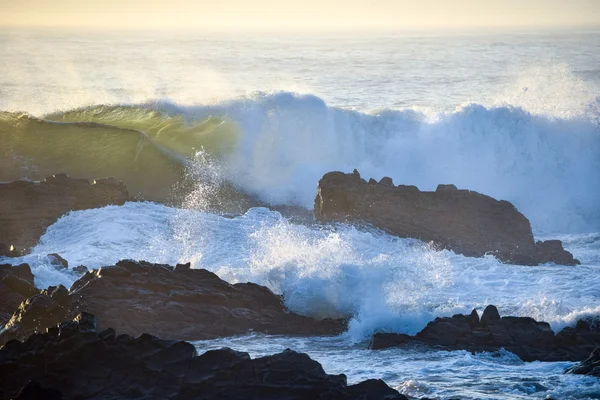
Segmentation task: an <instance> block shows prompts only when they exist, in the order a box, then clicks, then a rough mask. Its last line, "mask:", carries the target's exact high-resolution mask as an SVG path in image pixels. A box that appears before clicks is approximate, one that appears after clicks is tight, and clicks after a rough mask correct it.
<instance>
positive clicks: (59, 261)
mask: <svg viewBox="0 0 600 400" xmlns="http://www.w3.org/2000/svg"><path fill="white" fill-rule="evenodd" d="M48 258H49V259H50V264H52V266H53V267H54V268H55V269H57V270H61V269H69V262H68V261H67V260H65V259H64V258H62V257H61V256H60V255H59V254H57V253H52V254H48Z"/></svg>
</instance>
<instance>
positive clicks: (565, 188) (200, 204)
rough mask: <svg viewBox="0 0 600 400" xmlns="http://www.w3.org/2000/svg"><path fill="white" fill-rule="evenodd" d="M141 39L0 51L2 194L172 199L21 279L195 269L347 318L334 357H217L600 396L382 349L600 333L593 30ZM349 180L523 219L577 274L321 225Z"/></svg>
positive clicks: (586, 385)
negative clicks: (441, 330)
mask: <svg viewBox="0 0 600 400" xmlns="http://www.w3.org/2000/svg"><path fill="white" fill-rule="evenodd" d="M136 35H137V36H136ZM136 35H131V36H127V37H119V36H111V35H106V36H104V35H98V34H87V35H80V36H73V35H66V34H58V33H53V34H48V33H43V34H42V33H31V32H8V33H7V32H2V33H1V34H0V50H2V54H5V55H6V60H5V64H4V67H3V68H4V70H3V72H5V74H3V75H2V76H1V77H0V94H1V96H0V110H1V111H0V140H1V141H2V147H1V148H0V181H9V180H13V179H19V178H22V177H27V178H29V179H32V180H39V179H43V178H44V177H45V176H47V175H48V174H53V173H57V172H67V173H68V174H69V175H72V176H75V177H85V178H98V177H104V176H114V177H116V178H118V179H121V180H123V181H124V182H125V183H126V184H127V186H128V188H129V189H130V191H131V192H132V194H134V195H138V196H140V197H141V198H144V199H145V200H156V201H157V202H153V201H142V202H129V203H126V204H125V205H123V206H109V207H105V208H101V209H94V210H84V211H77V212H71V213H69V214H68V215H65V216H63V217H62V218H61V219H60V220H59V221H58V222H56V223H55V224H54V225H52V226H51V227H50V228H49V229H48V230H47V232H46V233H45V235H44V236H43V237H42V239H41V240H40V243H39V244H38V245H37V246H36V247H35V248H34V249H33V251H32V252H31V254H29V255H26V256H23V257H20V258H17V259H10V260H9V259H0V262H11V263H13V264H18V263H21V262H27V263H29V264H30V265H31V266H32V270H33V272H34V274H35V276H36V285H37V286H39V287H46V286H48V285H56V284H58V283H62V284H64V285H66V286H70V284H72V283H73V282H74V281H75V280H76V279H77V276H75V275H74V274H71V273H70V272H59V271H57V270H55V269H54V268H53V267H52V266H51V265H50V260H49V259H48V257H47V254H49V253H59V254H61V255H62V256H63V257H64V258H65V259H67V260H68V261H69V264H70V265H72V266H76V265H86V266H88V267H90V268H95V267H101V266H105V265H111V264H114V263H115V262H116V261H118V260H120V259H124V258H131V259H143V260H146V261H151V262H158V263H169V264H175V263H178V262H191V263H192V266H193V267H194V268H206V269H209V270H211V271H213V272H215V273H217V274H218V275H219V276H220V277H221V278H223V279H225V280H227V281H229V282H232V283H234V282H246V281H251V282H256V283H259V284H262V285H266V286H268V287H269V288H271V289H272V290H273V291H274V292H275V293H278V294H282V295H283V297H284V301H285V303H286V305H287V306H288V307H289V308H290V309H292V310H293V311H295V312H298V313H301V314H305V315H311V316H316V317H348V318H350V327H349V330H348V332H346V333H345V334H343V335H342V336H340V337H337V338H316V339H314V338H313V339H304V338H286V337H266V336H261V335H249V336H244V337H238V338H227V339H219V340H214V341H208V342H196V343H195V345H196V346H197V347H198V349H199V350H201V351H202V350H206V349H212V348H217V347H221V346H230V347H232V348H234V349H237V350H243V351H248V352H250V353H251V355H253V356H254V355H266V354H271V353H274V352H277V351H279V350H282V349H284V348H286V347H291V348H294V349H296V350H299V351H304V352H307V353H308V354H309V355H310V356H311V357H313V358H315V359H316V360H318V361H319V362H321V363H322V364H323V366H324V368H325V370H326V371H328V372H329V373H345V374H347V375H348V377H349V381H350V382H358V381H359V380H363V379H366V378H382V379H384V380H385V381H386V382H387V383H388V384H390V385H392V386H393V387H395V388H397V389H398V390H400V391H401V392H402V393H404V394H407V395H411V396H416V397H422V396H428V397H436V398H452V397H456V396H462V397H464V398H469V399H476V398H477V399H479V398H485V399H521V398H540V399H542V398H546V397H551V398H560V399H568V398H573V399H599V398H600V382H598V380H597V379H593V378H587V377H579V376H565V375H562V372H563V371H564V369H565V368H567V367H568V366H570V365H572V363H539V362H535V363H523V362H521V361H520V360H519V359H518V358H517V357H515V356H514V355H512V354H510V353H507V352H498V353H491V354H490V353H483V354H477V355H471V354H469V353H466V352H461V351H458V352H443V351H429V352H424V353H423V352H417V351H408V350H400V349H390V350H385V351H378V352H373V351H370V350H367V349H366V345H367V342H368V338H369V335H370V334H372V333H373V332H375V331H389V332H401V333H410V334H414V333H416V332H418V331H419V330H420V329H422V328H423V327H424V326H425V325H426V324H427V322H429V321H430V320H432V319H433V318H435V317H437V316H449V315H453V314H456V313H459V312H461V313H462V312H470V311H471V310H472V309H473V308H477V309H479V310H482V309H483V308H484V307H485V306H486V305H487V304H495V305H497V306H498V308H499V310H500V312H501V314H504V315H518V316H530V317H533V318H535V319H538V320H544V321H547V322H549V323H550V324H551V326H552V328H553V329H554V330H555V331H557V330H559V329H561V328H563V327H565V326H569V325H573V324H574V323H575V322H576V321H577V320H578V319H579V318H582V317H594V316H597V315H600V70H598V69H597V66H598V65H600V34H598V33H595V32H582V33H570V34H567V33H564V32H563V33H552V34H551V33H543V34H542V33H540V34H533V33H527V34H503V35H501V34H497V35H456V36H435V35H405V36H380V37H379V36H378V37H369V38H352V37H309V38H300V37H287V38H286V37H248V38H235V37H227V36H226V37H203V38H198V37H195V36H183V37H176V36H170V37H163V36H158V35H156V34H144V35H142V34H136ZM73 37H75V39H73ZM574 43H577V44H578V46H579V47H578V48H574ZM75 54H78V55H77V56H75ZM507 54H509V55H510V57H507ZM34 55H35V57H33V56H34ZM99 60H100V61H99ZM234 60H238V61H236V62H234ZM239 60H241V61H243V62H242V63H239ZM238 63H239V64H238ZM51 66H53V67H52V68H50V67H51ZM56 66H60V67H61V68H62V69H61V68H55V67H56ZM61 71H62V72H61ZM9 160H10V161H9ZM354 168H356V169H358V170H359V171H360V172H361V175H362V176H364V177H366V178H370V177H372V178H375V179H377V180H379V179H380V178H382V177H384V176H389V177H391V178H393V180H394V183H396V184H407V185H416V186H418V187H419V188H420V189H421V190H432V189H435V187H436V186H437V185H438V184H439V183H453V184H455V185H457V186H458V187H459V188H468V189H472V190H476V191H478V192H481V193H485V194H487V195H490V196H492V197H495V198H498V199H504V200H508V201H510V202H512V203H513V204H514V205H515V206H516V207H517V208H518V209H519V211H521V212H522V213H523V214H524V215H525V216H527V218H529V220H530V221H531V224H532V227H533V229H534V235H535V237H536V239H547V238H556V239H561V240H563V242H564V245H565V248H566V249H567V250H569V251H571V252H572V253H573V255H574V256H575V257H576V258H578V259H579V260H580V261H581V263H582V265H580V266H576V267H565V266H557V265H541V266H537V267H524V266H516V265H506V264H502V263H499V262H498V261H497V260H495V259H494V258H493V257H491V256H490V257H484V258H468V257H463V256H461V255H456V254H454V253H453V252H450V251H434V250H432V249H430V248H429V247H428V245H427V244H425V243H422V242H419V241H417V240H411V239H400V238H396V237H393V236H390V235H388V234H386V233H384V232H381V231H379V230H377V229H373V228H370V227H364V226H352V225H348V224H331V225H330V224H324V225H322V224H317V223H315V222H314V221H313V220H312V218H311V214H310V210H311V209H312V204H313V201H314V196H315V192H316V185H317V182H318V180H319V178H320V177H321V176H322V175H323V174H324V173H326V172H329V171H332V170H340V171H344V172H351V171H352V170H353V169H354ZM462 397H461V398H462Z"/></svg>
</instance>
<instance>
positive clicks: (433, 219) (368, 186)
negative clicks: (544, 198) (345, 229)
mask: <svg viewBox="0 0 600 400" xmlns="http://www.w3.org/2000/svg"><path fill="white" fill-rule="evenodd" d="M314 213H315V217H316V218H317V220H319V221H340V220H344V221H347V220H355V221H365V222H367V223H370V224H373V225H374V226H376V227H378V228H381V229H383V230H385V231H387V232H389V233H391V234H394V235H397V236H400V237H406V238H415V239H420V240H424V241H426V242H432V243H433V244H434V245H435V246H436V247H438V248H441V249H449V250H452V251H454V252H455V253H459V254H463V255H465V256H469V257H482V256H484V255H486V254H491V255H494V256H495V257H496V258H498V259H499V260H500V261H503V262H507V263H511V264H522V265H537V264H540V263H546V262H555V263H559V264H565V265H575V264H579V261H577V260H575V259H574V258H573V256H572V254H571V253H569V252H567V251H566V250H564V249H563V247H562V243H561V242H560V241H559V240H552V241H546V242H538V243H537V244H536V243H535V242H534V239H533V233H532V231H531V225H530V223H529V220H528V219H527V218H526V217H525V216H524V215H523V214H521V213H520V212H519V211H518V210H517V209H516V208H515V207H514V206H513V205H512V204H511V203H509V202H508V201H504V200H496V199H494V198H492V197H489V196H486V195H483V194H480V193H477V192H474V191H470V190H460V189H457V188H456V186H454V185H439V186H438V188H437V190H436V191H435V192H421V191H419V189H417V188H416V187H415V186H404V185H399V186H394V184H393V182H392V180H391V179H390V178H383V179H381V181H380V182H379V183H374V182H373V181H369V182H367V181H365V180H364V179H362V178H361V177H360V174H359V173H358V172H357V171H356V170H354V172H353V173H351V174H344V173H342V172H329V173H327V174H325V175H324V176H323V178H322V179H321V180H320V181H319V186H318V190H317V196H316V198H315V207H314Z"/></svg>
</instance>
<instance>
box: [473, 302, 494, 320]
mask: <svg viewBox="0 0 600 400" xmlns="http://www.w3.org/2000/svg"><path fill="white" fill-rule="evenodd" d="M473 311H475V310H473ZM499 320H500V313H499V312H498V309H497V308H496V306H493V305H491V304H490V305H489V306H487V307H486V308H485V310H483V314H482V315H481V323H482V324H483V325H488V324H489V323H491V322H494V321H499Z"/></svg>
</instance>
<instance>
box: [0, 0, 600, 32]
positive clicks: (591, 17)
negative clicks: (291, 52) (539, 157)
mask: <svg viewBox="0 0 600 400" xmlns="http://www.w3.org/2000/svg"><path fill="white" fill-rule="evenodd" d="M0 25H2V26H14V25H17V26H71V27H81V26H88V27H95V28H97V27H100V28H102V27H109V28H153V27H156V28H172V27H178V28H196V29H208V30H215V29H217V30H301V31H302V30H321V31H323V30H325V31H331V30H334V31H335V30H344V31H351V30H395V29H400V30H402V29H408V30H410V29H417V30H418V29H431V28H440V29H444V28H451V29H454V28H458V29H461V28H467V29H469V28H480V27H483V28H485V27H490V28H496V27H565V26H600V0H278V1H276V0H196V1H192V0H145V1H143V0H0Z"/></svg>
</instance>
